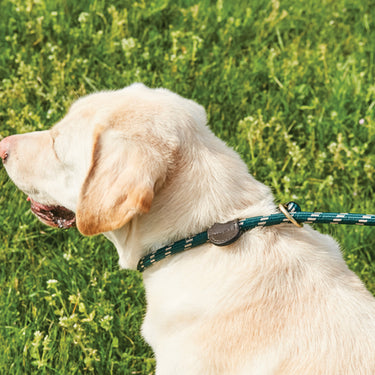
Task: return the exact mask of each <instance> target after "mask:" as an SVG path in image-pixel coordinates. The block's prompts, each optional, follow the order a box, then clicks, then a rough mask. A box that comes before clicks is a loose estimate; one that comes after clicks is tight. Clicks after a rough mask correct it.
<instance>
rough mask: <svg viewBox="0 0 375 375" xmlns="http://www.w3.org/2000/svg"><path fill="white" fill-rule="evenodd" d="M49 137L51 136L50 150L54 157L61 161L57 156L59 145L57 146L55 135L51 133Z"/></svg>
mask: <svg viewBox="0 0 375 375" xmlns="http://www.w3.org/2000/svg"><path fill="white" fill-rule="evenodd" d="M51 138H52V150H53V152H54V154H55V156H56V159H57V160H59V161H61V158H60V156H59V147H58V142H57V141H56V137H54V136H53V135H51Z"/></svg>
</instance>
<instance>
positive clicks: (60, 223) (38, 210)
mask: <svg viewBox="0 0 375 375" xmlns="http://www.w3.org/2000/svg"><path fill="white" fill-rule="evenodd" d="M27 201H28V202H30V203H31V206H30V209H31V211H32V213H33V214H34V215H35V216H36V217H37V218H38V219H39V220H40V221H41V222H43V223H44V224H46V225H49V226H51V227H58V228H64V229H66V228H70V227H74V226H75V224H76V217H75V214H74V212H73V211H70V210H68V209H67V208H65V207H62V206H48V205H45V204H42V203H39V202H36V201H34V200H33V199H32V198H30V197H27Z"/></svg>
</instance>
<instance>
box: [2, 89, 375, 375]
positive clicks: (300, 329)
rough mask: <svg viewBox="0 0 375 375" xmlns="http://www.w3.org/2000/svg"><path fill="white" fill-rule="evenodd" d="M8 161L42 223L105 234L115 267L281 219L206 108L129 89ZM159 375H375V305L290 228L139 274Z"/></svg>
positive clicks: (320, 241)
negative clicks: (248, 224)
mask: <svg viewBox="0 0 375 375" xmlns="http://www.w3.org/2000/svg"><path fill="white" fill-rule="evenodd" d="M0 156H1V158H2V159H3V162H4V166H5V168H6V170H7V172H8V174H9V176H10V177H11V179H12V180H13V181H14V183H15V184H16V185H17V186H18V187H19V188H20V189H21V190H23V191H24V192H25V193H26V194H27V195H28V196H29V200H30V202H31V210H32V211H33V212H34V213H35V214H36V215H37V216H38V217H39V218H40V219H41V220H42V221H43V222H44V223H46V224H48V225H52V226H59V227H65V228H66V227H70V226H72V225H74V224H75V223H76V225H77V227H78V230H79V231H80V232H81V233H82V234H84V235H96V234H99V233H103V234H104V235H105V236H106V237H108V238H109V239H110V240H111V241H112V242H113V244H114V245H115V246H116V248H117V251H118V254H119V259H120V260H119V261H120V265H121V266H122V267H124V268H130V269H134V268H136V265H137V262H138V261H139V259H140V258H141V257H142V256H144V255H145V254H147V253H149V252H150V251H153V250H155V249H158V248H160V247H162V246H165V245H167V244H169V243H171V242H173V241H176V240H179V239H182V238H185V237H188V236H191V235H193V234H196V233H198V232H201V231H203V230H206V229H207V228H208V227H210V226H212V225H213V224H214V223H217V222H219V223H220V222H227V221H228V220H231V219H235V218H247V217H252V216H259V215H269V214H272V213H275V212H277V209H276V207H275V204H274V203H273V197H272V194H271V192H270V189H269V188H267V187H266V186H264V185H263V184H261V183H260V182H258V181H256V180H255V179H254V178H253V177H252V176H250V175H249V174H248V171H247V168H246V165H245V163H244V162H242V161H241V159H240V158H239V156H238V155H237V154H236V153H235V152H234V151H233V150H231V149H230V148H228V147H227V146H226V145H225V144H224V143H223V142H222V141H221V140H219V139H218V138H217V137H215V136H214V134H213V133H212V132H211V131H210V130H209V129H208V127H207V126H206V114H205V111H204V109H203V108H202V107H201V106H200V105H198V104H196V103H195V102H193V101H191V100H187V99H184V98H182V97H180V96H178V95H176V94H174V93H172V92H170V91H168V90H165V89H150V88H147V87H145V86H144V85H142V84H134V85H132V86H129V87H127V88H124V89H122V90H119V91H113V92H99V93H95V94H92V95H89V96H87V97H84V98H82V99H79V100H78V101H77V102H75V103H74V104H73V105H72V107H71V108H70V110H69V112H68V113H67V115H66V116H65V117H64V118H63V119H62V120H61V121H60V122H59V123H57V124H56V125H55V126H54V127H53V128H51V129H50V130H47V131H40V132H34V133H28V134H22V135H15V136H11V137H7V138H5V139H3V140H2V141H1V143H0ZM144 284H145V288H146V294H147V314H146V317H145V320H144V324H143V330H142V331H143V335H144V337H145V339H146V340H147V342H148V343H149V344H150V345H151V347H152V348H153V350H154V352H155V357H156V362H157V370H156V373H157V374H158V375H252V374H257V375H271V374H272V375H273V374H277V375H302V374H303V375H345V374H347V375H349V374H350V375H354V374H355V375H360V374H363V375H364V374H367V375H373V374H375V300H374V298H373V297H372V295H371V294H370V293H369V292H368V291H367V290H366V289H365V287H364V286H363V284H362V282H361V281H360V280H359V279H358V277H357V276H356V275H355V274H354V273H353V272H351V271H350V270H349V269H348V267H347V265H346V264H345V262H344V260H343V258H342V255H341V253H340V250H339V247H338V246H337V244H336V242H335V241H334V240H333V239H332V238H331V237H329V236H327V235H323V234H320V233H318V232H316V231H314V230H313V229H311V228H310V227H308V226H305V227H304V228H302V229H299V228H297V227H295V226H293V225H290V224H282V225H278V226H274V227H267V228H266V227H262V228H256V229H253V230H251V231H249V232H246V233H245V234H243V235H242V236H241V238H239V239H238V240H237V241H236V242H234V243H232V244H231V245H228V246H225V247H217V246H215V245H213V244H211V243H207V244H204V245H201V246H199V247H196V248H194V249H191V250H189V251H186V252H184V253H181V254H179V255H175V256H171V257H169V258H167V259H165V260H163V261H161V262H158V263H156V264H155V265H153V266H152V267H149V268H148V269H147V270H146V271H145V272H144Z"/></svg>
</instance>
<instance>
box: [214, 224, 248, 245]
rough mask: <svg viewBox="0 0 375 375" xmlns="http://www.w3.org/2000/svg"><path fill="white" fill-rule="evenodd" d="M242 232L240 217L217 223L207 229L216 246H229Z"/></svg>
mask: <svg viewBox="0 0 375 375" xmlns="http://www.w3.org/2000/svg"><path fill="white" fill-rule="evenodd" d="M241 234H242V232H241V229H240V226H239V224H238V219H236V220H232V221H228V222H227V223H215V224H214V225H213V226H212V227H211V228H209V229H208V230H207V235H208V240H209V241H210V242H211V243H213V244H214V245H216V246H227V245H230V244H231V243H233V242H234V241H236V240H237V239H238V238H239V237H240V236H241Z"/></svg>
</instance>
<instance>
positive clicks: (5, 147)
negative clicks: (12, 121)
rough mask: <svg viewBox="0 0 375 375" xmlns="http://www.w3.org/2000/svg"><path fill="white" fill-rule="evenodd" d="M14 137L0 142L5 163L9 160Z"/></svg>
mask: <svg viewBox="0 0 375 375" xmlns="http://www.w3.org/2000/svg"><path fill="white" fill-rule="evenodd" d="M13 138H14V136H12V135H11V136H10V137H6V138H4V139H3V140H2V141H1V142H0V158H1V159H2V161H3V162H5V160H7V158H8V156H9V149H10V144H11V142H12V140H13Z"/></svg>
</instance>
